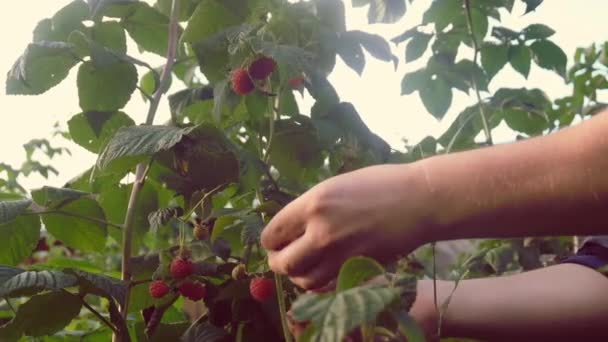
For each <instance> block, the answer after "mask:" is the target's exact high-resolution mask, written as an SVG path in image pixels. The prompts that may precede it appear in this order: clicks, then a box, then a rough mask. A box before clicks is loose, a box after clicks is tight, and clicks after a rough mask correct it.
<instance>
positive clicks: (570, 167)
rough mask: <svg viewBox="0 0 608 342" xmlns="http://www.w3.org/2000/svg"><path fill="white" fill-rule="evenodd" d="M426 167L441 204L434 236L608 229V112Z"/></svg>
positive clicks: (435, 202) (436, 160)
mask: <svg viewBox="0 0 608 342" xmlns="http://www.w3.org/2000/svg"><path fill="white" fill-rule="evenodd" d="M421 167H422V168H423V169H424V170H425V172H426V180H427V183H428V187H429V190H430V193H431V194H432V197H431V198H432V199H431V201H432V202H433V203H432V204H431V205H432V206H433V207H434V208H437V212H436V213H435V214H434V219H433V221H434V223H435V224H436V226H435V228H436V229H435V230H434V231H432V232H430V234H431V235H430V236H431V237H432V239H431V240H433V239H436V240H446V239H456V238H476V237H516V236H532V235H573V234H600V233H607V232H608V224H606V222H607V221H608V220H607V219H608V112H604V113H602V114H599V115H597V116H596V117H594V118H592V119H590V120H588V121H586V122H584V123H582V124H580V125H578V126H575V127H571V128H568V129H565V130H563V131H560V132H558V133H556V134H551V135H548V136H544V137H539V138H534V139H530V140H528V141H523V142H519V143H514V144H506V145H501V146H496V147H491V148H486V149H481V150H476V151H470V152H463V153H455V154H451V155H445V156H440V157H434V158H430V159H428V160H425V161H422V162H421Z"/></svg>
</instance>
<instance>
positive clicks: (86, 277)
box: [65, 269, 128, 305]
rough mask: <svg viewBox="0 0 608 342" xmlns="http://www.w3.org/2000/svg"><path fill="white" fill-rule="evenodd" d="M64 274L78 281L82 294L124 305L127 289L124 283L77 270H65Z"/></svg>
mask: <svg viewBox="0 0 608 342" xmlns="http://www.w3.org/2000/svg"><path fill="white" fill-rule="evenodd" d="M65 273H66V274H72V275H74V276H75V277H76V278H77V279H78V285H79V286H80V290H81V292H82V293H88V294H94V295H98V296H102V297H106V298H114V299H115V300H116V301H117V302H118V303H119V304H120V305H123V304H124V302H125V298H126V294H127V288H128V284H127V283H126V282H125V281H122V280H120V279H116V278H112V277H109V276H106V275H103V274H94V273H89V272H85V271H82V270H78V269H67V270H65Z"/></svg>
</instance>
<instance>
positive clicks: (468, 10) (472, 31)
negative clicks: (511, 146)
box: [464, 0, 494, 145]
mask: <svg viewBox="0 0 608 342" xmlns="http://www.w3.org/2000/svg"><path fill="white" fill-rule="evenodd" d="M464 6H465V8H466V13H467V26H468V28H469V35H470V36H471V40H472V41H473V49H474V50H475V51H474V54H473V64H475V65H477V59H478V58H479V44H478V42H477V38H476V37H475V28H474V27H473V16H472V15H471V2H470V0H464ZM471 81H472V83H473V88H474V89H475V95H476V96H477V102H478V103H479V115H480V116H481V123H482V124H483V131H484V133H485V135H486V142H487V144H488V145H493V144H494V142H493V139H492V131H491V130H490V126H489V125H488V120H487V118H486V115H485V111H484V108H483V101H482V99H481V94H480V93H479V87H478V85H477V81H476V80H475V76H474V75H471Z"/></svg>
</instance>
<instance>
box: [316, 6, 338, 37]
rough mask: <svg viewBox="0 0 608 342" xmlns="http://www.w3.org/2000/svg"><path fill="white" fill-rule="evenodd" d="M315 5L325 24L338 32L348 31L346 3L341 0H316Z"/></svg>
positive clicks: (320, 18)
mask: <svg viewBox="0 0 608 342" xmlns="http://www.w3.org/2000/svg"><path fill="white" fill-rule="evenodd" d="M315 6H316V9H317V14H318V16H319V20H320V21H321V23H322V24H323V25H325V26H327V27H329V28H330V29H331V30H333V31H336V32H343V31H346V18H345V14H344V3H343V2H342V1H341V0H316V1H315Z"/></svg>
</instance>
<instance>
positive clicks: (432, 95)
mask: <svg viewBox="0 0 608 342" xmlns="http://www.w3.org/2000/svg"><path fill="white" fill-rule="evenodd" d="M418 93H419V94H420V99H421V100H422V103H423V104H424V107H425V108H426V109H427V110H428V111H429V113H431V114H432V115H433V116H434V117H435V118H437V119H439V120H440V119H442V118H443V116H444V115H445V113H446V112H447V111H448V109H449V108H450V105H451V104H452V89H451V88H450V86H449V85H448V84H447V82H446V81H445V80H444V79H442V78H439V77H437V78H435V79H429V80H427V82H426V84H425V86H424V87H422V88H421V89H419V90H418Z"/></svg>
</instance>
